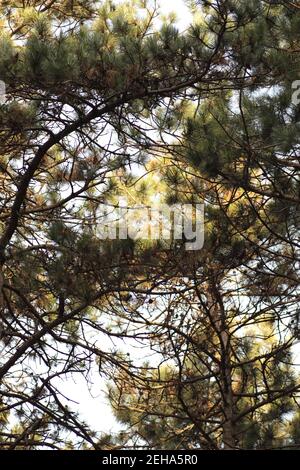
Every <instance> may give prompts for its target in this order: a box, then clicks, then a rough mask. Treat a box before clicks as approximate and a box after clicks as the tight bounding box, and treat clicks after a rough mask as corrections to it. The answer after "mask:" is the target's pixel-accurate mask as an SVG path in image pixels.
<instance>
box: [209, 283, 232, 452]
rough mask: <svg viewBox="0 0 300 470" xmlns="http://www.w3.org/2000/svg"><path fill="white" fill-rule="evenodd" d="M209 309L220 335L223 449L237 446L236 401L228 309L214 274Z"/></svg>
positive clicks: (210, 289) (210, 288) (217, 332)
mask: <svg viewBox="0 0 300 470" xmlns="http://www.w3.org/2000/svg"><path fill="white" fill-rule="evenodd" d="M207 300H208V309H209V312H210V317H211V318H210V319H211V323H212V326H213V328H214V331H215V333H216V335H217V337H218V340H219V341H218V344H219V348H220V350H219V354H220V381H219V383H220V393H221V398H222V403H223V406H222V409H223V415H224V421H223V449H224V450H232V449H235V448H236V438H235V425H234V415H235V403H234V396H233V389H232V369H231V344H230V331H229V329H228V326H227V322H226V311H225V308H224V304H223V301H222V295H221V293H220V288H219V286H218V283H217V281H216V279H215V278H214V276H211V278H210V281H209V283H208V292H207Z"/></svg>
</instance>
